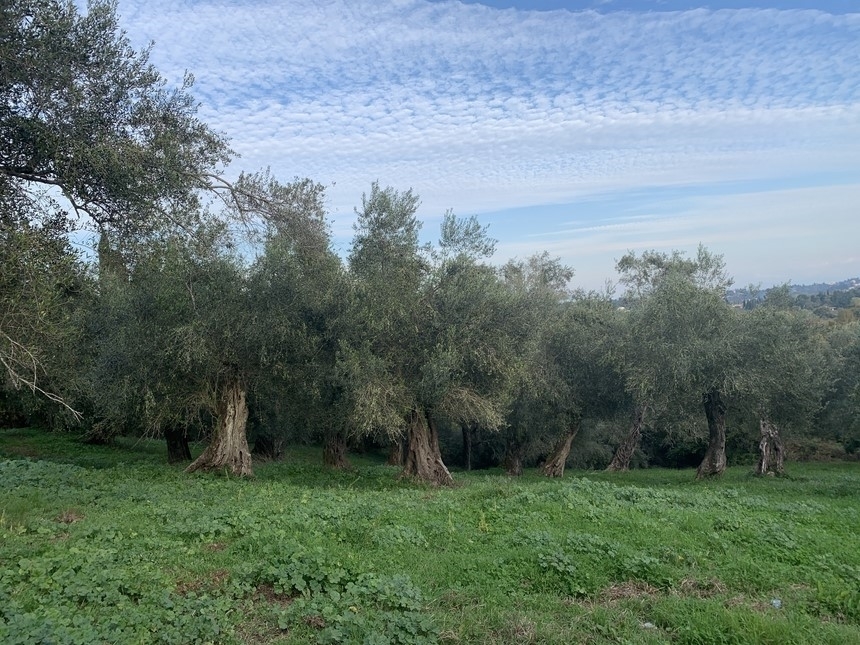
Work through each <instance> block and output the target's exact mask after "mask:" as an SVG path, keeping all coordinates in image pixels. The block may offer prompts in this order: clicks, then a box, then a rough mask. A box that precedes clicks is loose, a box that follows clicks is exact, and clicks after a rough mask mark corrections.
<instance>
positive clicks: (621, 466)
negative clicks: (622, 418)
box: [606, 405, 647, 472]
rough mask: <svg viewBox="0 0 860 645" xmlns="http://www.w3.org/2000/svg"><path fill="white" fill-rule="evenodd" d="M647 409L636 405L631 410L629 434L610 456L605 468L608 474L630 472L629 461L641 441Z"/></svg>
mask: <svg viewBox="0 0 860 645" xmlns="http://www.w3.org/2000/svg"><path fill="white" fill-rule="evenodd" d="M646 410H647V407H646V406H644V405H637V406H636V407H635V408H634V409H633V419H632V421H631V423H630V432H628V433H627V436H626V437H624V441H622V442H621V445H619V446H618V448H617V449H616V450H615V454H614V455H613V456H612V461H610V462H609V465H608V466H607V467H606V470H608V471H610V472H620V471H627V470H630V460H631V459H633V453H635V452H636V449H637V448H638V447H639V441H640V440H641V439H642V424H643V422H644V421H645V412H646Z"/></svg>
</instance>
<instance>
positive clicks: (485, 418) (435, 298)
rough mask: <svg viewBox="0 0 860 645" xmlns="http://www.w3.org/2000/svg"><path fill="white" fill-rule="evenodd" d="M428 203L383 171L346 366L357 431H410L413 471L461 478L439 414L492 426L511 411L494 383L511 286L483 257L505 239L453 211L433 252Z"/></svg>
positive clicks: (363, 222)
mask: <svg viewBox="0 0 860 645" xmlns="http://www.w3.org/2000/svg"><path fill="white" fill-rule="evenodd" d="M418 204H419V202H418V197H417V196H416V195H414V194H413V193H412V191H411V190H408V191H405V192H399V191H397V190H394V189H392V188H381V187H380V186H379V185H378V184H376V183H374V184H373V186H372V188H371V191H370V194H367V195H365V196H364V197H363V199H362V206H361V208H360V209H357V211H356V214H357V222H356V224H355V231H356V234H355V238H354V241H353V247H352V250H351V253H350V256H349V270H350V277H351V280H352V281H353V285H354V289H355V297H354V301H353V307H352V311H351V313H350V321H351V327H352V330H353V331H352V334H351V336H350V337H349V338H346V339H344V340H343V342H342V344H341V350H340V360H339V365H340V367H339V370H340V374H341V382H342V384H343V387H344V388H345V389H346V390H347V391H348V397H349V401H350V409H351V417H352V425H353V431H354V432H356V433H359V434H385V435H388V436H390V437H392V438H393V439H395V440H398V439H399V438H400V437H403V438H404V448H405V449H404V454H403V460H402V464H403V474H404V475H405V476H408V477H413V478H416V479H418V480H421V481H426V482H429V483H432V484H434V485H450V484H451V483H453V478H452V477H451V473H450V472H449V470H448V468H447V466H446V465H445V464H444V462H443V460H442V456H441V452H440V448H439V433H438V422H439V420H440V419H442V418H447V419H450V420H451V421H454V422H457V423H461V424H462V423H470V422H474V423H476V424H479V425H481V426H483V427H487V428H490V429H494V428H497V427H498V426H499V425H500V424H501V421H502V414H501V411H500V409H499V405H500V402H499V401H498V400H497V399H495V398H494V397H493V389H494V388H492V387H489V384H490V383H492V382H493V380H494V379H495V378H502V376H501V375H503V374H504V372H505V369H506V360H507V358H508V357H507V356H506V355H505V353H504V352H503V351H501V350H499V349H498V348H499V347H501V346H503V345H504V343H505V338H506V337H505V335H504V334H503V333H499V332H498V331H497V327H496V326H498V325H499V324H501V322H502V321H503V319H504V313H503V310H504V308H503V303H504V292H503V290H501V289H499V288H498V280H497V278H496V275H495V273H494V272H493V271H492V270H489V269H488V268H485V267H482V266H481V265H480V263H479V262H478V260H479V259H480V258H481V257H482V256H484V255H486V254H488V253H490V252H492V249H493V243H492V242H491V241H490V240H489V239H488V238H487V237H486V234H485V229H484V228H483V227H480V225H478V224H477V222H476V221H474V220H458V219H457V218H455V217H454V216H453V214H450V213H449V214H448V215H447V216H446V218H445V220H444V224H443V228H442V239H441V240H440V244H439V247H438V249H437V250H436V252H432V250H431V248H430V247H427V246H422V245H421V244H420V243H419V240H418V234H419V230H420V226H421V224H420V222H419V220H418V219H417V216H416V211H417V208H418ZM479 375H480V376H479Z"/></svg>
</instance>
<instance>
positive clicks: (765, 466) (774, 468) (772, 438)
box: [755, 419, 785, 475]
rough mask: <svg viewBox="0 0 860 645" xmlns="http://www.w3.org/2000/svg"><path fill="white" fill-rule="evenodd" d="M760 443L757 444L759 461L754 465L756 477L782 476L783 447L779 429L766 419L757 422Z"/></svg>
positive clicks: (783, 463) (783, 467)
mask: <svg viewBox="0 0 860 645" xmlns="http://www.w3.org/2000/svg"><path fill="white" fill-rule="evenodd" d="M759 428H760V430H761V441H759V444H758V450H759V459H758V463H757V464H756V469H755V473H756V475H784V474H785V447H784V446H783V443H782V437H781V436H780V435H779V428H778V427H777V426H776V425H775V424H773V423H771V422H770V421H769V420H767V419H760V420H759Z"/></svg>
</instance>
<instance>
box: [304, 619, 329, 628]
mask: <svg viewBox="0 0 860 645" xmlns="http://www.w3.org/2000/svg"><path fill="white" fill-rule="evenodd" d="M304 621H305V625H308V626H309V627H313V628H314V629H324V628H325V619H323V617H322V616H305V618H304Z"/></svg>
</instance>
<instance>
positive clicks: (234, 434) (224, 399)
mask: <svg viewBox="0 0 860 645" xmlns="http://www.w3.org/2000/svg"><path fill="white" fill-rule="evenodd" d="M247 425H248V405H247V402H246V401H245V389H244V388H243V387H242V386H241V385H240V384H239V383H238V382H234V383H232V384H230V385H229V386H227V387H226V388H225V389H224V391H223V392H222V394H221V400H220V401H219V403H218V421H217V426H216V428H215V435H214V436H213V437H212V441H211V442H210V443H209V445H208V446H207V447H206V450H204V451H203V454H202V455H200V456H199V457H198V458H197V459H195V460H194V461H193V462H192V463H191V465H190V466H188V468H186V469H185V472H187V473H193V472H195V471H197V470H203V471H219V472H226V473H228V474H230V475H234V476H236V477H253V476H254V471H253V469H252V468H251V450H250V449H249V448H248V437H247V435H246V429H247Z"/></svg>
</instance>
